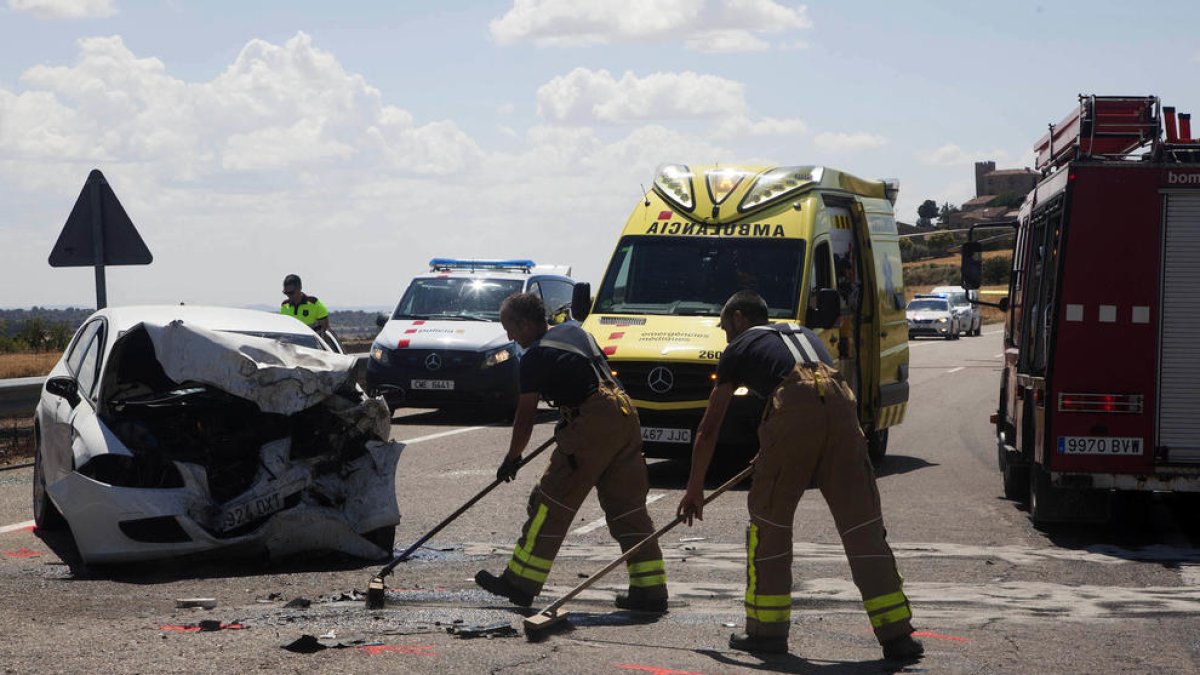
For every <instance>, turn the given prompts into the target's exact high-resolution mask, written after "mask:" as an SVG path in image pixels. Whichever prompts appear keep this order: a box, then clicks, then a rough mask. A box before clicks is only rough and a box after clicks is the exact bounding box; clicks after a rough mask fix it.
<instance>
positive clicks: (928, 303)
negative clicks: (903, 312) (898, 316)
mask: <svg viewBox="0 0 1200 675" xmlns="http://www.w3.org/2000/svg"><path fill="white" fill-rule="evenodd" d="M908 311H910V312H920V311H926V312H948V311H950V310H949V306H948V305H947V304H946V301H945V300H933V299H929V300H913V301H912V302H910V303H908Z"/></svg>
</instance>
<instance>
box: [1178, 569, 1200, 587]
mask: <svg viewBox="0 0 1200 675" xmlns="http://www.w3.org/2000/svg"><path fill="white" fill-rule="evenodd" d="M1179 576H1180V578H1181V579H1183V585H1184V586H1200V565H1180V566H1179Z"/></svg>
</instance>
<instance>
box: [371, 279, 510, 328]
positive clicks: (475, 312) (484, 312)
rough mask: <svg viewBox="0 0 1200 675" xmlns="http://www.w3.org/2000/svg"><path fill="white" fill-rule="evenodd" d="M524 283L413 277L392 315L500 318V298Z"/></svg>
mask: <svg viewBox="0 0 1200 675" xmlns="http://www.w3.org/2000/svg"><path fill="white" fill-rule="evenodd" d="M522 286H523V283H522V282H521V280H520V279H468V278H462V277H436V278H429V279H413V281H412V283H411V284H409V286H408V290H406V291H404V297H402V298H400V304H399V305H396V311H395V313H393V314H392V318H393V319H439V320H449V321H455V320H458V321H499V320H500V303H501V301H503V300H504V299H505V298H507V297H508V296H510V295H512V294H513V293H520V292H521V287H522Z"/></svg>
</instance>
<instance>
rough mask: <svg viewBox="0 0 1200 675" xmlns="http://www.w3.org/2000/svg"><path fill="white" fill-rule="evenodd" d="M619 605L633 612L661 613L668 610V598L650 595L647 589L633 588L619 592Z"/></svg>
mask: <svg viewBox="0 0 1200 675" xmlns="http://www.w3.org/2000/svg"><path fill="white" fill-rule="evenodd" d="M616 605H617V607H619V608H621V609H627V610H629V611H631V612H654V613H656V614H661V613H663V612H665V611H667V599H666V598H664V597H661V596H659V597H655V596H649V595H647V594H646V591H645V589H642V588H631V589H629V590H628V591H627V592H625V593H617V600H616Z"/></svg>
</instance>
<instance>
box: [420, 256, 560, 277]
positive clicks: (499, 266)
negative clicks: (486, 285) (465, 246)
mask: <svg viewBox="0 0 1200 675" xmlns="http://www.w3.org/2000/svg"><path fill="white" fill-rule="evenodd" d="M536 266H537V263H535V262H533V261H532V260H523V259H512V260H476V259H470V258H434V259H432V260H430V261H429V269H430V270H432V271H435V272H437V271H450V270H471V271H475V270H517V271H520V272H525V273H528V272H529V271H530V270H532V269H533V268H534V267H536Z"/></svg>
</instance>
